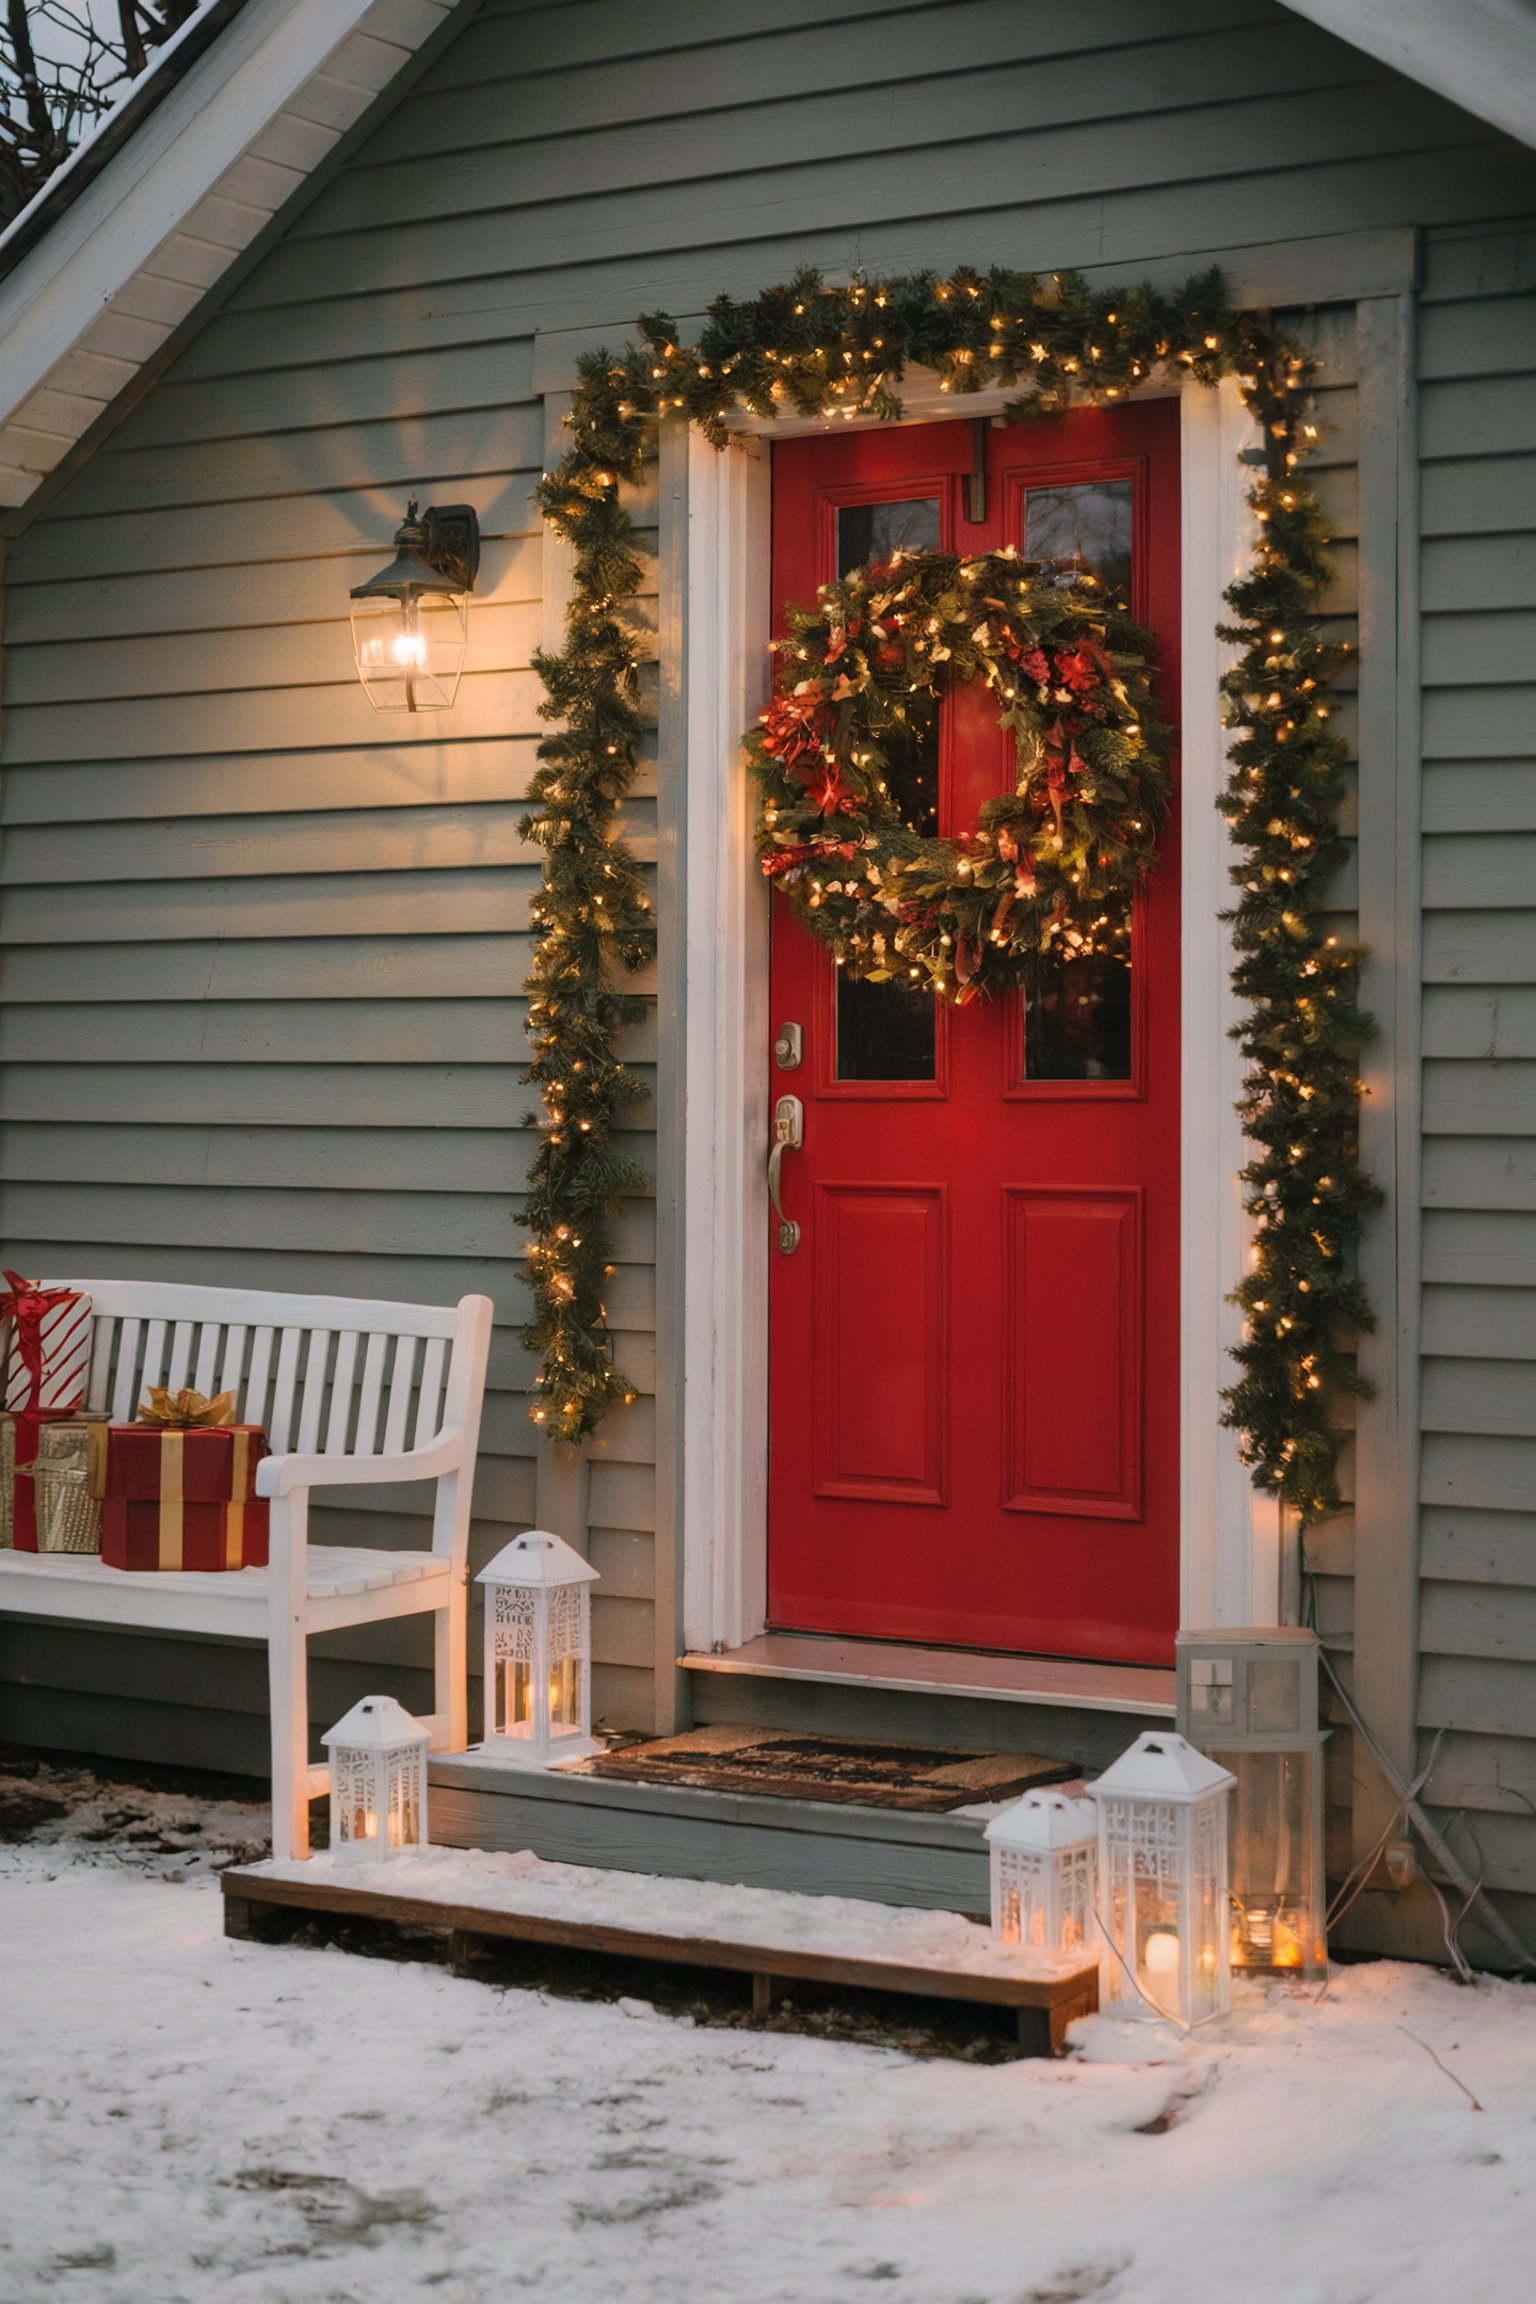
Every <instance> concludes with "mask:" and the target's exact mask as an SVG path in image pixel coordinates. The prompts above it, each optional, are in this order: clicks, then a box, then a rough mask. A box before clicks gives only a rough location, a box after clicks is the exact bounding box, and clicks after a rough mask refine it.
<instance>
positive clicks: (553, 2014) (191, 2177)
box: [0, 1779, 1536, 2304]
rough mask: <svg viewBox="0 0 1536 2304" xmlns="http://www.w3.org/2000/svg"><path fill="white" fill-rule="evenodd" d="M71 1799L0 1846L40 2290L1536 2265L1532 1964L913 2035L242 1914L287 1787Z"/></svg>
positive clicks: (8, 2297) (186, 2298)
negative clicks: (349, 1946)
mask: <svg viewBox="0 0 1536 2304" xmlns="http://www.w3.org/2000/svg"><path fill="white" fill-rule="evenodd" d="M49 1788H50V1786H49V1785H38V1786H37V1787H35V1789H37V1790H39V1791H43V1790H47V1789H49ZM51 1788H52V1789H53V1790H54V1791H57V1789H58V1781H57V1779H54V1780H51ZM66 1789H67V1788H66ZM60 1807H61V1809H62V1810H63V1813H59V1814H55V1815H53V1816H52V1817H51V1818H50V1817H43V1818H42V1819H40V1820H38V1819H36V1818H34V1825H33V1829H34V1836H33V1837H32V1838H29V1839H27V1840H25V1841H24V1842H21V1843H20V1844H17V1845H12V1846H8V1847H0V2041H3V2056H0V2123H3V2136H4V2144H3V2148H0V2152H3V2156H0V2297H3V2298H4V2300H5V2304H33V2300H34V2299H43V2298H47V2299H49V2300H50V2304H52V2300H54V2299H86V2300H88V2304H211V2300H212V2299H215V2298H217V2299H219V2300H221V2304H223V2300H225V2299H228V2300H229V2304H404V2300H406V2299H411V2300H416V2299H423V2300H426V2299H438V2298H440V2299H443V2300H444V2304H491V2300H492V2299H495V2300H496V2304H504V2300H505V2299H508V2298H511V2297H515V2296H518V2295H522V2294H525V2293H526V2294H539V2295H542V2296H545V2297H551V2298H553V2297H558V2298H560V2299H561V2300H562V2304H859V2300H860V2299H862V2298H865V2297H868V2298H871V2299H874V2298H878V2299H881V2300H882V2304H1072V2300H1075V2299H1083V2298H1094V2299H1102V2304H1207V2300H1211V2304H1216V2300H1218V2299H1219V2300H1220V2304H1236V2300H1240V2304H1367V2300H1376V2299H1380V2300H1381V2304H1388V2300H1389V2299H1390V2304H1445V2299H1446V2298H1447V2297H1455V2298H1456V2299H1457V2300H1458V2304H1494V2300H1495V2299H1499V2300H1500V2304H1503V2300H1504V2299H1513V2298H1517V2297H1519V2296H1522V2295H1528V2294H1529V2293H1530V2290H1529V2287H1528V2286H1527V2282H1528V2281H1529V2280H1530V2277H1531V2273H1530V2266H1531V2261H1532V2254H1533V2240H1536V1991H1533V1990H1532V1989H1530V1988H1528V1987H1524V1986H1520V1985H1516V1984H1511V1983H1503V1982H1498V1981H1485V1982H1482V1983H1479V1984H1478V1985H1477V1986H1476V1987H1475V1988H1473V1989H1470V1990H1466V1989H1462V1988H1460V1987H1458V1986H1456V1985H1454V1984H1453V1983H1451V1982H1449V1981H1448V1980H1447V1979H1446V1978H1444V1977H1442V1976H1440V1975H1438V1974H1435V1973H1433V1972H1431V1971H1428V1970H1424V1969H1416V1968H1410V1967H1406V1966H1402V1965H1396V1964H1385V1963H1384V1964H1381V1965H1375V1966H1367V1967H1353V1968H1348V1969H1342V1970H1339V1971H1338V1972H1337V1973H1336V1974H1335V1976H1334V1978H1333V1980H1332V1982H1331V1984H1330V1985H1329V1987H1328V1990H1327V1992H1326V1994H1324V1995H1323V1996H1322V1997H1321V1998H1320V1999H1318V1998H1316V1997H1315V1996H1308V1995H1304V1994H1302V1993H1300V1992H1294V1993H1291V1992H1286V1991H1283V1990H1280V1989H1278V1988H1277V1989H1275V1990H1273V1991H1255V1992H1252V1993H1251V1994H1250V1995H1248V1996H1247V1997H1245V1999H1244V2000H1243V2003H1242V2005H1241V2006H1240V2007H1239V2009H1238V2010H1237V2012H1236V2013H1235V2014H1234V2015H1233V2016H1232V2018H1230V2019H1229V2020H1228V2021H1226V2022H1225V2023H1224V2024H1222V2025H1220V2026H1218V2027H1212V2028H1210V2029H1208V2030H1206V2031H1204V2032H1202V2033H1200V2034H1198V2035H1196V2036H1194V2037H1192V2038H1190V2039H1188V2040H1181V2039H1179V2038H1178V2037H1177V2036H1176V2035H1174V2034H1173V2033H1172V2032H1171V2031H1167V2030H1164V2029H1162V2028H1157V2029H1149V2028H1146V2027H1141V2026H1137V2027H1130V2026H1126V2025H1115V2024H1111V2023H1110V2022H1109V2021H1108V2020H1106V2019H1102V2018H1095V2019H1093V2020H1092V2021H1090V2022H1089V2023H1088V2024H1086V2025H1084V2026H1083V2027H1081V2028H1080V2042H1081V2045H1080V2050H1079V2053H1078V2055H1077V2056H1076V2057H1074V2058H1073V2059H1072V2060H1069V2061H1067V2062H1065V2063H1060V2064H1047V2063H1013V2064H991V2065H979V2064H975V2063H966V2062H960V2061H955V2060H949V2059H943V2060H941V2059H929V2060H922V2061H919V2060H917V2059H915V2058H913V2057H910V2056H908V2055H905V2054H903V2053H901V2052H900V2051H899V2050H898V2049H897V2048H895V2047H891V2046H880V2045H876V2046H866V2045H852V2044H848V2043H846V2042H837V2041H830V2040H822V2039H815V2038H806V2037H797V2036H794V2035H791V2034H788V2033H784V2032H781V2031H777V2030H761V2029H752V2028H742V2029H722V2028H707V2027H703V2026H699V2025H695V2024H692V2023H689V2022H686V2021H680V2020H678V2018H677V2017H676V2016H672V2015H666V2014H663V2013H660V2012H659V2011H658V2010H657V2009H655V2008H653V2007H652V2006H650V2005H649V2004H647V2003H646V2002H643V2001H641V2000H638V1999H636V1998H633V1997H631V1998H628V1999H624V2000H621V2001H619V2002H617V2003H616V2004H613V2003H604V2002H593V2001H583V2000H572V1999H569V1998H556V1997H554V1996H552V1995H551V1994H549V1993H546V1992H544V1991H536V1990H526V1989H495V1988H491V1987H488V1986H487V1985H486V1984H484V1983H481V1982H478V1981H470V1980H460V1979H457V1978H455V1977H453V1976H450V1975H449V1974H448V1973H447V1972H446V1971H445V1970H444V1969H443V1968H441V1967H438V1966H433V1965H428V1964H424V1963H417V1962H406V1963H401V1962H395V1961H385V1960H380V1959H363V1958H359V1957H356V1956H354V1955H351V1954H348V1953H346V1952H343V1951H340V1950H338V1949H335V1948H304V1947H302V1946H297V1945H288V1946H281V1947H266V1946H259V1945H254V1944H241V1943H234V1942H230V1941H228V1940H226V1939H225V1938H224V1937H223V1936H222V1935H221V1934H220V1910H219V1895H218V1885H217V1880H216V1878H215V1877H214V1874H213V1867H215V1866H216V1865H217V1864H219V1863H220V1862H223V1861H227V1860H228V1857H229V1855H230V1854H231V1853H232V1852H238V1853H246V1852H248V1849H249V1844H250V1842H251V1841H253V1840H254V1839H255V1838H256V1837H257V1835H258V1832H259V1824H260V1811H259V1810H254V1809H251V1808H248V1807H241V1806H239V1805H237V1804H228V1805H225V1806H223V1807H218V1806H210V1805H209V1804H207V1803H200V1802H197V1801H195V1800H192V1799H190V1798H186V1799H183V1798H177V1797H176V1796H174V1795H173V1794H160V1793H156V1794H146V1793H144V1792H141V1791H137V1790H134V1791H131V1792H129V1791H125V1790H124V1789H123V1788H122V1787H121V1786H106V1787H102V1788H100V1790H99V1792H91V1791H90V1790H89V1789H88V1788H87V1791H86V1792H85V1793H84V1794H82V1793H81V1791H80V1788H79V1787H76V1789H75V1791H74V1793H73V1794H71V1795H70V1796H69V1797H67V1798H64V1799H63V1800H61V1802H60ZM113 1818H116V1820H117V1821H116V1822H115V1823H114V1822H113V1821H112V1819H113ZM27 1828H28V1827H27V1826H26V1824H25V1822H24V1821H23V1820H22V1819H21V1818H20V1817H18V1819H17V1822H16V1829H18V1830H25V1829H27ZM91 1833H94V1834H96V1835H97V1837H95V1838H90V1837H82V1834H91ZM1437 2059H1438V2061H1437ZM1471 2098H1475V2099H1476V2101H1477V2104H1478V2106H1480V2107H1481V2108H1480V2109H1474V2105H1473V2102H1472V2101H1471Z"/></svg>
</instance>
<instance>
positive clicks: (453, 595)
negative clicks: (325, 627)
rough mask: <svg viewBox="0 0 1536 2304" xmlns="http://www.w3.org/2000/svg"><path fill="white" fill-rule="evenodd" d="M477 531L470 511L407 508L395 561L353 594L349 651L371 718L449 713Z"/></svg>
mask: <svg viewBox="0 0 1536 2304" xmlns="http://www.w3.org/2000/svg"><path fill="white" fill-rule="evenodd" d="M479 570H480V523H479V521H478V520H477V519H476V517H475V513H474V509H473V507H472V506H471V505H468V504H429V505H428V507H427V509H426V511H425V512H423V513H421V514H420V515H419V516H418V513H417V510H416V500H415V498H414V497H412V499H411V501H410V503H409V504H408V505H407V506H406V512H405V518H404V520H403V521H402V522H401V524H400V526H399V527H398V528H397V529H396V531H395V557H394V559H393V560H392V561H391V562H390V564H389V566H388V567H387V568H381V569H380V570H379V573H378V574H377V576H370V577H369V579H368V581H367V583H366V584H355V585H354V586H353V587H352V598H353V600H354V601H355V602H356V603H357V605H356V606H355V607H354V608H353V610H352V648H353V653H354V654H355V656H356V658H357V671H358V677H359V679H360V680H361V681H362V683H363V686H364V688H365V689H366V690H367V692H368V701H369V703H370V704H371V705H372V706H373V708H374V710H375V711H376V712H446V711H447V710H448V708H449V706H450V705H451V704H452V702H453V700H454V698H455V696H457V694H458V692H459V675H460V673H461V672H462V671H463V669H464V651H465V647H466V645H467V643H468V639H469V603H468V600H467V598H466V595H467V594H468V593H470V592H472V591H473V590H474V584H475V578H476V576H477V575H478V573H479Z"/></svg>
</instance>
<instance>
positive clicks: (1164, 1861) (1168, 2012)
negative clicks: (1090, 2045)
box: [1085, 1729, 1233, 2024]
mask: <svg viewBox="0 0 1536 2304" xmlns="http://www.w3.org/2000/svg"><path fill="white" fill-rule="evenodd" d="M1232 1781H1233V1780H1232V1777H1231V1776H1230V1774H1229V1773H1228V1771H1227V1770H1226V1769H1225V1768H1220V1767H1218V1766H1217V1764H1216V1762H1215V1761H1214V1760H1208V1759H1207V1758H1206V1756H1205V1754H1204V1753H1203V1752H1197V1751H1196V1750H1195V1748H1194V1746H1193V1745H1192V1744H1187V1743H1186V1742H1185V1740H1184V1738H1183V1737H1182V1736H1177V1735H1174V1734H1173V1733H1172V1731H1171V1730H1170V1731H1162V1730H1157V1729H1152V1730H1149V1731H1148V1732H1147V1733H1146V1734H1145V1735H1143V1736H1138V1737H1137V1739H1136V1741H1135V1743H1134V1744H1133V1745H1132V1746H1131V1748H1130V1750H1129V1751H1128V1752H1122V1753H1121V1755H1120V1757H1119V1759H1118V1760H1117V1761H1116V1762H1115V1763H1114V1765H1113V1767H1111V1768H1107V1769H1106V1770H1105V1772H1104V1774H1103V1775H1102V1776H1101V1777H1100V1778H1099V1779H1098V1781H1097V1783H1094V1784H1089V1785H1088V1786H1086V1788H1085V1789H1086V1790H1087V1794H1088V1797H1089V1799H1090V1800H1092V1801H1093V1802H1094V1803H1095V1805H1096V1806H1097V1808H1098V1812H1099V1899H1098V1912H1099V1922H1100V1926H1101V1928H1102V1930H1103V1935H1104V1954H1103V1959H1102V1962H1101V1965H1100V1972H1099V2005H1100V2006H1101V2008H1103V2009H1104V2010H1106V2012H1113V2013H1115V2014H1118V2015H1122V2016H1155V2015H1162V2016H1171V2017H1173V2018H1175V2019H1176V2020H1177V2021H1178V2022H1180V2023H1183V2024H1201V2023H1204V2021H1205V2020H1206V2018H1207V2017H1209V2016H1216V2015H1219V2014H1220V2013H1221V2011H1222V2010H1223V2009H1225V2008H1228V2007H1230V2006H1231V2002H1232V1969H1231V1959H1230V1952H1229V1946H1228V1941H1227V1936H1228V1931H1227V1802H1228V1800H1229V1798H1230V1796H1231V1792H1232Z"/></svg>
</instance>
